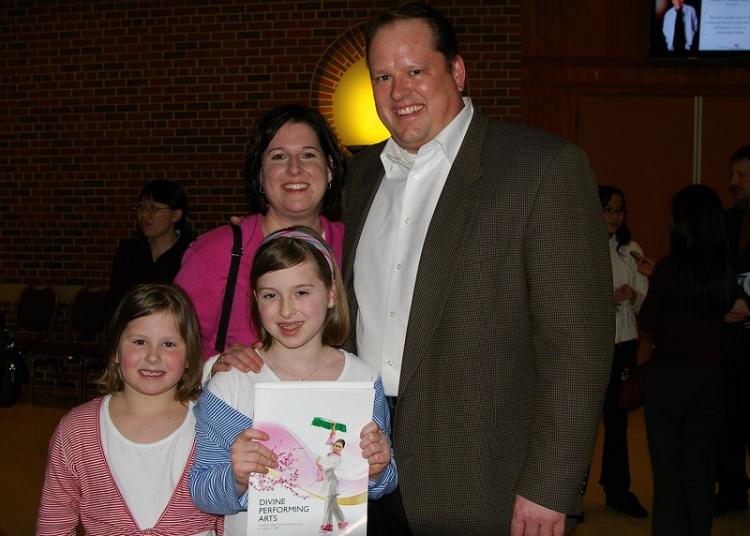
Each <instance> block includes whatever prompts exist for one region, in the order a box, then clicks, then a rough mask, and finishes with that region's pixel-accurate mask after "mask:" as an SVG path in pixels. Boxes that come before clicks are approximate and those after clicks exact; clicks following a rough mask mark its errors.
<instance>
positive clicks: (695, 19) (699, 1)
mask: <svg viewBox="0 0 750 536" xmlns="http://www.w3.org/2000/svg"><path fill="white" fill-rule="evenodd" d="M648 3H649V8H650V10H651V16H650V19H651V37H650V41H649V55H650V56H654V57H688V58H689V57H727V58H729V57H742V56H745V57H750V0H648Z"/></svg>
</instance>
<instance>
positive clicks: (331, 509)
mask: <svg viewBox="0 0 750 536" xmlns="http://www.w3.org/2000/svg"><path fill="white" fill-rule="evenodd" d="M374 398H375V390H374V387H373V383H372V382H339V381H337V382H270V383H265V382H264V383H257V384H255V408H254V415H253V428H257V429H260V430H263V431H264V432H266V433H267V434H268V436H269V437H270V439H269V440H268V441H267V442H265V445H266V446H267V447H268V448H270V449H271V450H273V451H274V452H275V453H276V454H277V456H278V462H279V466H278V468H277V469H275V470H270V471H269V473H268V474H267V475H256V474H254V475H252V476H251V477H250V482H249V488H248V508H247V534H278V535H283V536H295V535H300V536H302V535H304V536H310V535H312V534H352V535H362V536H365V535H366V534H367V481H368V477H367V472H368V464H367V460H365V459H364V458H363V457H362V451H361V449H360V448H359V441H360V439H359V433H360V431H361V430H362V428H363V427H364V426H365V425H366V424H367V423H369V422H370V421H371V420H372V406H373V401H374Z"/></svg>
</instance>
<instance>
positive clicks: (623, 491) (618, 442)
mask: <svg viewBox="0 0 750 536" xmlns="http://www.w3.org/2000/svg"><path fill="white" fill-rule="evenodd" d="M599 199H600V200H601V203H602V211H603V214H604V221H605V222H606V224H607V232H608V233H609V253H610V257H611V260H612V283H613V287H614V295H613V298H614V302H615V307H616V313H615V314H616V322H615V325H616V331H615V341H614V342H615V345H614V358H613V361H612V374H611V376H610V380H609V386H608V387H607V394H606V396H605V399H604V449H603V456H602V471H601V479H600V480H599V483H600V484H601V485H602V486H603V487H604V494H605V496H606V503H607V506H609V507H611V508H614V509H615V510H619V511H620V512H623V513H625V514H627V515H630V516H633V517H646V516H648V512H647V511H646V510H645V508H643V506H641V504H640V502H639V501H638V498H637V497H636V496H635V494H634V493H633V492H631V491H630V467H629V461H628V438H627V427H628V412H627V411H626V410H624V409H622V408H620V407H619V406H618V404H617V399H618V394H619V391H620V384H621V383H622V379H623V378H624V377H626V376H627V373H628V371H629V370H632V369H633V367H634V366H635V362H636V353H637V350H638V327H637V325H636V318H635V315H636V313H637V312H638V310H639V309H640V307H641V303H643V299H644V298H645V297H646V292H647V291H648V279H647V278H646V276H647V275H648V274H649V272H650V269H652V268H653V262H652V261H651V260H649V259H647V258H646V257H645V255H644V254H643V250H642V249H641V247H640V246H639V245H638V244H636V243H635V242H634V241H632V240H631V239H630V231H629V230H628V227H627V225H626V223H625V220H626V217H627V205H626V203H625V194H624V193H623V192H622V190H620V189H619V188H615V187H613V186H600V187H599Z"/></svg>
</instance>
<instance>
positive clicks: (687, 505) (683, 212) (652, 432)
mask: <svg viewBox="0 0 750 536" xmlns="http://www.w3.org/2000/svg"><path fill="white" fill-rule="evenodd" d="M671 238H672V240H671V242H672V250H671V253H670V254H669V255H668V256H667V257H665V258H664V259H662V260H661V261H659V262H658V263H657V264H656V268H655V269H654V273H653V276H652V278H651V286H650V288H649V292H648V294H647V295H646V299H645V300H644V302H643V305H642V306H641V312H640V317H639V319H640V325H641V328H642V329H643V330H644V331H646V332H649V333H651V334H652V335H653V336H654V351H653V353H652V355H651V360H650V362H649V369H648V374H647V377H646V389H645V397H644V400H645V405H644V409H645V417H646V433H647V437H648V449H649V454H650V456H651V467H652V470H653V477H654V500H653V505H652V524H651V528H652V532H651V534H652V536H665V535H669V536H672V535H674V536H677V535H679V536H709V535H710V534H711V520H712V517H713V509H714V479H715V470H716V463H715V462H716V443H717V436H718V433H719V429H720V427H721V421H722V378H721V364H720V362H721V358H720V356H721V351H720V346H721V339H722V331H723V326H724V317H725V315H726V314H727V313H728V312H729V311H730V309H731V308H732V304H733V303H734V297H735V292H736V282H735V280H736V277H735V274H734V270H733V269H732V266H731V263H730V260H729V252H728V244H727V239H726V231H725V224H724V215H723V210H722V207H721V201H720V200H719V196H718V195H716V192H714V191H713V190H712V189H711V188H709V187H708V186H704V185H701V184H693V185H691V186H688V187H686V188H683V189H682V190H680V191H679V192H678V193H677V194H676V195H675V197H674V200H673V202H672V231H671Z"/></svg>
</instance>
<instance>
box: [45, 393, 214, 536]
mask: <svg viewBox="0 0 750 536" xmlns="http://www.w3.org/2000/svg"><path fill="white" fill-rule="evenodd" d="M102 400H103V399H102V398H101V397H100V398H96V399H94V400H92V401H90V402H87V403H85V404H82V405H80V406H78V407H75V408H73V409H72V410H71V411H70V412H69V413H68V414H67V415H65V416H64V417H63V418H62V419H61V420H60V424H58V426H57V429H56V430H55V433H54V434H53V435H52V439H51V440H50V446H49V454H48V457H47V472H46V474H45V477H44V487H43V488H42V500H41V504H40V505H39V517H38V519H37V527H36V534H37V536H68V535H69V536H74V535H75V534H76V526H78V524H79V521H80V524H81V525H83V528H84V530H85V533H86V535H87V536H113V535H120V536H136V535H153V536H192V535H194V534H197V533H200V532H204V531H208V530H215V531H217V534H221V533H222V529H223V519H221V518H220V517H218V516H213V515H210V514H205V513H203V512H201V511H199V510H198V509H197V508H196V507H195V506H194V505H193V502H192V501H191V499H190V492H189V491H188V486H187V483H188V474H189V470H190V466H191V465H192V463H193V457H194V452H193V451H194V447H193V449H192V450H191V452H190V457H189V459H188V462H187V464H185V469H184V471H183V473H182V476H181V478H180V481H179V483H178V484H177V487H176V489H175V491H174V494H173V495H172V498H171V499H170V501H169V504H168V505H167V507H166V509H165V510H164V512H163V513H162V515H161V517H160V518H159V521H158V522H157V523H156V526H154V527H151V528H147V529H143V530H141V529H140V528H139V527H138V525H137V524H136V522H135V521H134V520H133V516H132V515H131V513H130V511H129V510H128V507H127V504H126V503H125V500H124V499H123V497H122V494H121V493H120V490H119V489H118V488H117V485H116V484H115V481H114V478H113V477H112V473H111V472H110V470H109V466H108V465H107V460H106V458H105V456H104V450H103V449H102V442H101V432H100V428H99V427H100V424H99V410H100V406H101V403H102ZM154 485H158V483H154Z"/></svg>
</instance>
